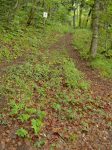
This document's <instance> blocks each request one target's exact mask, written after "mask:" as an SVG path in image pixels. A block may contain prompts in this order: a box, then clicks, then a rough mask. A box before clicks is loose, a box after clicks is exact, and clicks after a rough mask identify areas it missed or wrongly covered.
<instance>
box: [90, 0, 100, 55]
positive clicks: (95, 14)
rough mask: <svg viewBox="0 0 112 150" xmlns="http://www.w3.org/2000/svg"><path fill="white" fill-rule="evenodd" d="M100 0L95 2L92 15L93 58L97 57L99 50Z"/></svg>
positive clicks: (91, 51)
mask: <svg viewBox="0 0 112 150" xmlns="http://www.w3.org/2000/svg"><path fill="white" fill-rule="evenodd" d="M98 13H99V0H94V8H93V13H92V20H93V23H92V29H93V34H92V41H91V47H90V53H91V56H92V57H93V58H95V57H96V54H97V48H98V31H99V27H98V26H99V17H98V16H99V15H98Z"/></svg>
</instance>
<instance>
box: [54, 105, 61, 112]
mask: <svg viewBox="0 0 112 150" xmlns="http://www.w3.org/2000/svg"><path fill="white" fill-rule="evenodd" d="M52 108H53V109H55V110H56V111H60V110H61V105H60V104H58V103H53V105H52Z"/></svg>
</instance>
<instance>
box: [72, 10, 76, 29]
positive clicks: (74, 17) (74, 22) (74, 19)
mask: <svg viewBox="0 0 112 150" xmlns="http://www.w3.org/2000/svg"><path fill="white" fill-rule="evenodd" d="M73 27H74V29H75V27H76V10H75V8H74V15H73Z"/></svg>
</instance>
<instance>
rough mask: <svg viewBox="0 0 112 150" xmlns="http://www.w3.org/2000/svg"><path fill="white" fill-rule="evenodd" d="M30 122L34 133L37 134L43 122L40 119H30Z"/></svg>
mask: <svg viewBox="0 0 112 150" xmlns="http://www.w3.org/2000/svg"><path fill="white" fill-rule="evenodd" d="M31 124H32V128H33V129H34V133H35V135H38V134H39V132H40V130H41V127H42V124H43V123H42V121H41V120H40V119H32V121H31Z"/></svg>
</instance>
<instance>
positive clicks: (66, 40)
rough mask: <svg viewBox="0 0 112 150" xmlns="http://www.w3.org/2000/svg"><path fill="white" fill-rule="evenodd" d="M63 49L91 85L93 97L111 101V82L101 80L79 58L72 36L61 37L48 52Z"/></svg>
mask: <svg viewBox="0 0 112 150" xmlns="http://www.w3.org/2000/svg"><path fill="white" fill-rule="evenodd" d="M63 48H64V49H66V50H67V51H68V54H69V57H70V58H72V59H73V60H74V61H75V64H76V66H77V68H78V70H80V71H81V72H83V73H84V75H85V78H86V80H88V81H89V82H90V83H91V91H92V95H93V97H95V98H96V97H101V98H102V100H105V101H107V100H112V80H109V79H104V78H102V77H101V76H100V74H99V72H98V70H96V69H93V68H91V66H90V63H89V62H88V61H86V60H84V59H82V58H81V57H80V54H79V52H78V51H77V50H76V49H75V48H74V47H73V36H72V34H66V35H65V36H63V37H62V38H61V39H60V40H59V41H58V42H56V43H55V44H54V45H52V46H51V47H50V50H53V49H55V50H62V49H63Z"/></svg>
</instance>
